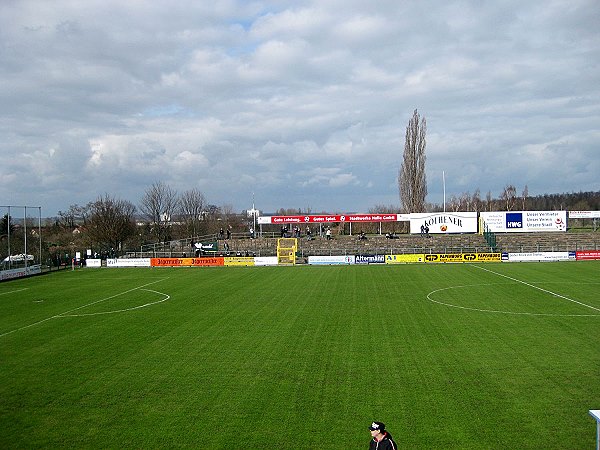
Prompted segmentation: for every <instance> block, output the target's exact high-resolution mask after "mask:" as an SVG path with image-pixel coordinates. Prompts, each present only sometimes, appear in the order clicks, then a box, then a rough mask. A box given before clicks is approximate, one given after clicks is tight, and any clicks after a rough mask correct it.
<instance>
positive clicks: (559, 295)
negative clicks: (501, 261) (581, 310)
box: [471, 264, 600, 312]
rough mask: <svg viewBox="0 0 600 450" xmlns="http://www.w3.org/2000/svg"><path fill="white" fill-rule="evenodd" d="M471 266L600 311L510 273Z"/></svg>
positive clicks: (596, 309)
mask: <svg viewBox="0 0 600 450" xmlns="http://www.w3.org/2000/svg"><path fill="white" fill-rule="evenodd" d="M471 266H472V267H476V268H478V269H480V270H484V271H486V272H489V273H493V274H494V275H498V276H499V277H503V278H507V279H509V280H511V281H515V282H517V283H521V284H524V285H525V286H528V287H531V288H534V289H537V290H538V291H542V292H545V293H546V294H550V295H552V296H554V297H558V298H562V299H563V300H568V301H570V302H572V303H577V304H578V305H581V306H585V307H586V308H590V309H593V310H594V311H598V312H600V308H596V307H594V306H591V305H587V304H585V303H582V302H578V301H577V300H573V299H572V298H569V297H567V296H564V295H561V294H557V293H556V292H552V291H549V290H548V289H544V288H541V287H539V286H536V285H534V284H531V283H527V282H526V281H523V280H519V279H517V278H513V277H509V276H508V275H504V274H502V273H498V272H494V271H493V270H490V269H486V268H485V267H481V266H477V265H475V264H471Z"/></svg>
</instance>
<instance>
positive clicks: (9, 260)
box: [6, 206, 12, 269]
mask: <svg viewBox="0 0 600 450" xmlns="http://www.w3.org/2000/svg"><path fill="white" fill-rule="evenodd" d="M6 224H7V225H8V230H7V233H8V268H9V269H12V266H11V264H12V258H11V257H10V255H11V252H10V206H9V207H8V217H7V221H6Z"/></svg>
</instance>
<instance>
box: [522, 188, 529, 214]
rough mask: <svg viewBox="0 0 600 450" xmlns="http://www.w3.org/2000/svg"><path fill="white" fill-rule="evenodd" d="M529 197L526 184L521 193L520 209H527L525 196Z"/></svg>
mask: <svg viewBox="0 0 600 450" xmlns="http://www.w3.org/2000/svg"><path fill="white" fill-rule="evenodd" d="M528 197H529V188H528V187H527V185H525V187H524V188H523V193H522V194H521V211H527V198H528Z"/></svg>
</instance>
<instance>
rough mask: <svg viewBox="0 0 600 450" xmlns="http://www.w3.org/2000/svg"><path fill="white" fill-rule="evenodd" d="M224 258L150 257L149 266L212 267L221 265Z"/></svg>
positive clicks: (223, 262)
mask: <svg viewBox="0 0 600 450" xmlns="http://www.w3.org/2000/svg"><path fill="white" fill-rule="evenodd" d="M224 264H225V258H223V257H222V256H220V257H214V258H150V266H151V267H214V266H223V265H224Z"/></svg>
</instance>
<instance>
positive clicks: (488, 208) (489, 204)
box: [485, 191, 494, 211]
mask: <svg viewBox="0 0 600 450" xmlns="http://www.w3.org/2000/svg"><path fill="white" fill-rule="evenodd" d="M493 203H494V201H493V199H492V191H487V194H485V210H486V211H491V210H492V205H493Z"/></svg>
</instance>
